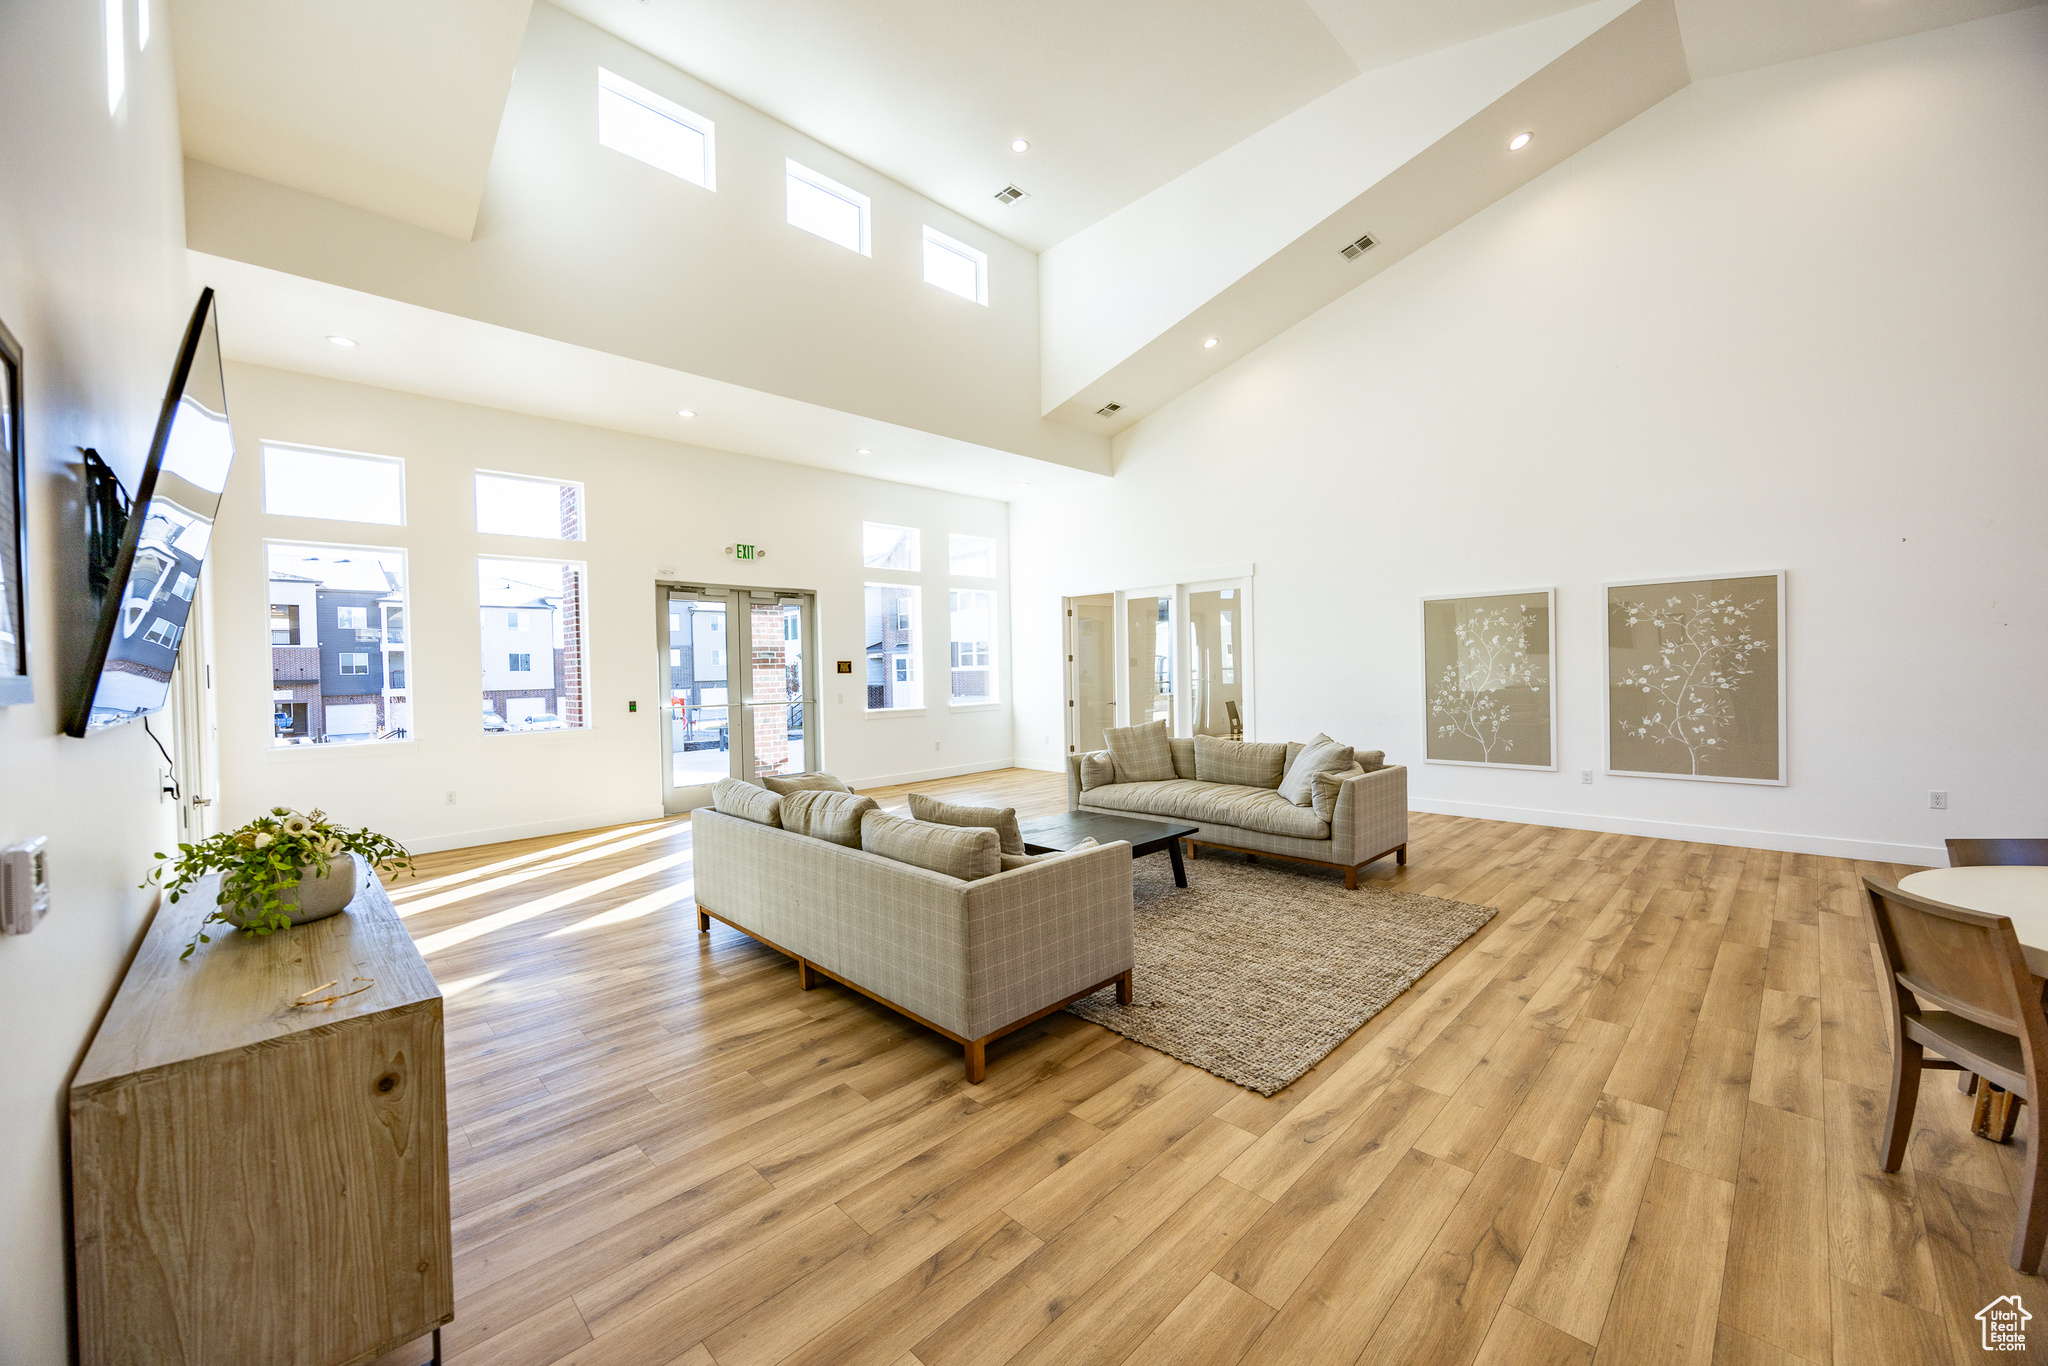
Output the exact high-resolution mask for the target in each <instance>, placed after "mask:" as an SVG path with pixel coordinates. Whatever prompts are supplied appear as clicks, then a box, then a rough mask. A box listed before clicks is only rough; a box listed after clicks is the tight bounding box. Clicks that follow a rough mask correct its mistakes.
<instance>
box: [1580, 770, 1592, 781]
mask: <svg viewBox="0 0 2048 1366" xmlns="http://www.w3.org/2000/svg"><path fill="white" fill-rule="evenodd" d="M1579 781H1580V782H1582V783H1590V782H1592V781H1593V770H1592V769H1590V768H1582V769H1580V770H1579Z"/></svg>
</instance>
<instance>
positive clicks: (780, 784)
mask: <svg viewBox="0 0 2048 1366" xmlns="http://www.w3.org/2000/svg"><path fill="white" fill-rule="evenodd" d="M761 786H763V787H765V788H767V789H768V790H769V791H770V792H773V793H774V794H775V795H776V796H778V797H787V796H788V795H789V794H790V793H792V792H851V791H853V789H852V788H850V787H848V786H847V785H846V784H845V783H842V782H840V781H839V779H838V778H836V777H834V776H833V775H832V774H830V773H823V772H819V773H790V774H777V773H770V774H767V775H765V776H764V777H763V778H762V779H761Z"/></svg>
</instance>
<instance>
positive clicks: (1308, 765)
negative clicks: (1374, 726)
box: [1280, 735, 1351, 819]
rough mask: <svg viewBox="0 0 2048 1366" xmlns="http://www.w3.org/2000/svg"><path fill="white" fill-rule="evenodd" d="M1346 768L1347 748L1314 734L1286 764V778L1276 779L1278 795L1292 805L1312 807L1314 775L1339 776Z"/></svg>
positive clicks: (1349, 755) (1349, 754) (1349, 760)
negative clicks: (1278, 788)
mask: <svg viewBox="0 0 2048 1366" xmlns="http://www.w3.org/2000/svg"><path fill="white" fill-rule="evenodd" d="M1350 767H1351V746H1349V745H1340V744H1338V743H1337V742H1336V741H1335V740H1332V739H1331V738H1330V737H1329V736H1327V735H1318V736H1317V737H1316V738H1315V739H1313V740H1311V741H1309V742H1308V744H1306V745H1304V746H1303V747H1302V750H1301V752H1300V753H1299V754H1297V755H1295V757H1294V758H1293V759H1291V760H1289V761H1288V764H1287V776H1285V777H1283V778H1282V779H1281V780H1280V795H1281V796H1283V797H1285V798H1286V799H1287V800H1288V801H1290V802H1293V803H1294V804H1295V805H1296V806H1313V805H1315V789H1314V787H1313V785H1312V782H1313V779H1314V778H1315V776H1316V775H1317V774H1318V773H1341V772H1343V771H1344V770H1345V769H1347V768H1350ZM1325 819H1327V817H1325Z"/></svg>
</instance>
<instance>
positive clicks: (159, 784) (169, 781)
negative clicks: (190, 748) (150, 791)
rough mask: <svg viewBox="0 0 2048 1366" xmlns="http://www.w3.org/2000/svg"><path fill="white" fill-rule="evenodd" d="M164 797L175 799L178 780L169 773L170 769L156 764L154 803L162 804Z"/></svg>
mask: <svg viewBox="0 0 2048 1366" xmlns="http://www.w3.org/2000/svg"><path fill="white" fill-rule="evenodd" d="M166 798H169V799H170V800H172V801H176V800H177V798H178V780H177V779H176V778H175V777H173V776H172V775H171V771H170V770H169V769H168V768H165V767H164V766H163V765H162V764H158V765H157V766H156V804H157V805H158V806H162V805H163V804H164V800H165V799H166Z"/></svg>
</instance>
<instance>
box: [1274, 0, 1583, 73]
mask: <svg viewBox="0 0 2048 1366" xmlns="http://www.w3.org/2000/svg"><path fill="white" fill-rule="evenodd" d="M1583 3H1584V0H1419V3H1407V4H1389V3H1387V0H1308V7H1309V8H1310V9H1312V10H1314V11H1315V12H1316V17H1317V18H1318V19H1321V20H1322V21H1323V26H1324V27H1325V28H1327V29H1329V30H1330V32H1331V33H1332V34H1334V35H1335V36H1336V39H1337V41H1338V42H1340V43H1342V44H1343V45H1344V51H1345V52H1347V53H1349V54H1350V56H1351V60H1352V61H1354V62H1356V63H1358V69H1359V70H1360V71H1376V70H1378V69H1379V68H1380V67H1383V66H1392V65H1393V64H1394V63H1395V62H1405V61H1407V60H1408V59H1409V58H1410V57H1420V56H1421V55H1422V54H1423V53H1425V52H1435V51H1437V50H1438V49H1439V48H1446V47H1455V46H1457V45H1458V44H1459V43H1468V42H1470V41H1472V39H1474V38H1483V37H1485V36H1486V35H1487V34H1489V33H1498V32H1500V31H1501V30H1502V29H1507V28H1517V27H1519V26H1521V25H1523V24H1527V23H1531V22H1533V21H1535V20H1537V19H1543V18H1547V17H1548V16H1550V15H1553V14H1562V13H1563V12H1564V11H1566V10H1568V9H1576V8H1577V7H1578V6H1579V5H1581V4H1583Z"/></svg>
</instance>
